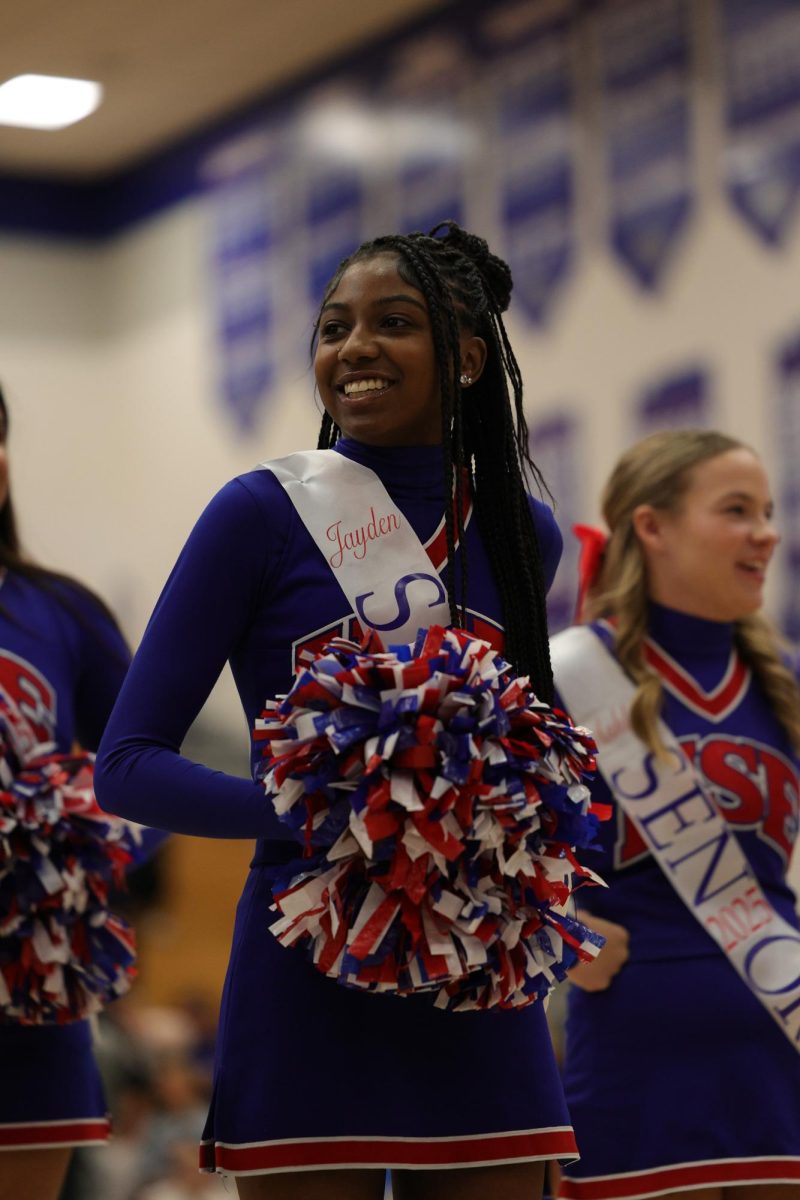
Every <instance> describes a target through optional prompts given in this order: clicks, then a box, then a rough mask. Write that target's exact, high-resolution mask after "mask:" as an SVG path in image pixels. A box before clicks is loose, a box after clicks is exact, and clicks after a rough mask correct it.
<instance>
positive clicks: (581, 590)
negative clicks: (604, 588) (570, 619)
mask: <svg viewBox="0 0 800 1200" xmlns="http://www.w3.org/2000/svg"><path fill="white" fill-rule="evenodd" d="M572 532H573V533H574V534H575V536H576V538H577V539H578V541H579V542H580V544H581V549H580V556H579V558H578V599H577V602H576V604H575V620H576V621H580V619H581V617H582V615H583V606H584V604H585V603H586V597H587V595H588V594H589V592H590V591H591V589H592V588H593V587H594V585H595V583H596V582H597V577H598V575H599V574H600V568H601V567H602V565H603V559H604V558H605V553H606V545H607V544H608V535H607V534H605V533H603V530H602V529H596V528H595V527H594V526H593V525H573V526H572Z"/></svg>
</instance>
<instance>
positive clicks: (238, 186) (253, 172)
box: [201, 129, 288, 433]
mask: <svg viewBox="0 0 800 1200" xmlns="http://www.w3.org/2000/svg"><path fill="white" fill-rule="evenodd" d="M287 161H288V160H287V155H286V152H285V147H284V143H283V139H282V137H281V136H280V135H278V134H276V133H275V132H273V131H271V130H269V129H260V130H254V131H251V132H249V133H246V134H243V135H241V136H239V137H237V138H235V139H234V140H232V141H230V142H229V143H227V144H225V145H223V146H221V147H220V148H219V149H217V150H216V151H215V152H214V154H213V155H211V156H210V157H209V159H208V160H207V161H206V162H205V163H204V164H203V166H202V168H201V172H202V177H203V178H204V180H205V181H206V186H207V202H208V208H209V213H210V224H211V233H210V242H211V246H210V256H209V257H210V268H211V288H210V291H211V294H212V296H213V303H214V327H215V331H216V351H217V358H218V363H219V388H220V393H221V396H222V400H223V403H224V404H225V406H226V408H227V410H228V412H229V414H230V416H231V417H232V418H233V420H234V422H235V423H236V425H237V426H238V427H239V429H240V430H241V431H242V432H243V433H249V432H252V430H253V429H254V428H255V426H256V424H257V421H258V418H259V415H260V414H261V412H262V411H263V409H264V408H265V407H266V405H267V404H268V402H269V397H270V391H271V388H272V385H273V381H274V378H275V373H276V346H277V343H278V339H277V338H276V309H277V304H276V295H275V285H276V280H277V276H278V272H277V270H276V260H275V256H276V250H277V248H278V247H279V246H280V245H281V242H282V237H283V232H284V227H285V215H286V214H285V210H286V208H287V205H286V202H285V201H286V193H287V187H288V185H287V170H288V166H287Z"/></svg>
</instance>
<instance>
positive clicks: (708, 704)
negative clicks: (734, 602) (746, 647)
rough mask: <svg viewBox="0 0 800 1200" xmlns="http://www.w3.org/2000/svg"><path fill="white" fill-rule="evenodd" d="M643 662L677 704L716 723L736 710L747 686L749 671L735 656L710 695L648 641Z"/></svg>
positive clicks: (668, 656) (667, 655)
mask: <svg viewBox="0 0 800 1200" xmlns="http://www.w3.org/2000/svg"><path fill="white" fill-rule="evenodd" d="M645 658H646V659H647V661H648V663H649V665H650V666H651V667H652V668H653V669H654V670H655V671H656V672H657V673H658V674H659V675H660V676H661V678H662V680H663V682H664V684H665V685H666V686H667V687H668V688H669V689H670V691H672V692H673V693H674V694H675V695H676V696H677V697H678V699H679V700H682V701H683V703H684V704H687V705H688V706H689V707H690V708H693V709H694V710H695V711H696V712H699V713H701V714H702V715H703V716H705V717H707V718H708V719H709V720H716V721H719V720H721V719H722V718H723V717H724V716H726V715H727V714H728V712H730V710H731V709H732V708H735V707H736V706H737V704H739V702H740V701H741V699H742V697H743V696H744V693H745V692H746V691H747V687H748V685H749V683H750V671H749V668H748V667H747V666H746V665H745V663H744V662H742V660H741V658H739V656H738V655H737V654H736V653H735V652H734V653H732V654H731V660H730V662H729V664H728V669H727V671H726V672H725V675H724V677H723V678H722V679H721V680H720V682H719V683H718V684H717V686H716V687H715V688H714V690H713V691H711V692H705V691H703V689H702V688H701V687H700V685H699V684H698V683H697V682H696V681H695V680H694V679H692V678H691V676H690V675H688V674H687V673H686V671H684V670H683V668H682V667H681V666H680V664H679V663H677V662H676V661H675V659H673V658H671V657H670V655H669V654H667V652H666V651H665V650H662V648H661V647H660V646H658V645H656V643H655V642H652V641H650V640H649V639H648V640H647V641H646V642H645Z"/></svg>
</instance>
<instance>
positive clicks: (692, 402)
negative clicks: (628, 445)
mask: <svg viewBox="0 0 800 1200" xmlns="http://www.w3.org/2000/svg"><path fill="white" fill-rule="evenodd" d="M710 415H711V397H710V395H709V381H708V375H707V373H706V372H705V371H704V370H701V369H699V368H691V369H688V370H685V371H681V372H679V373H677V374H675V375H670V376H668V377H667V378H665V379H662V380H660V381H659V382H658V383H656V384H654V385H653V386H651V387H648V388H647V389H646V390H645V391H644V392H643V393H642V395H641V396H640V397H639V399H638V400H637V401H636V404H635V406H634V412H633V422H632V424H633V436H634V438H640V437H646V436H647V434H648V433H656V432H657V431H658V430H659V429H685V428H686V427H687V426H692V425H694V426H702V427H708V425H709V424H710Z"/></svg>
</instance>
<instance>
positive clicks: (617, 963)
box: [567, 912, 630, 992]
mask: <svg viewBox="0 0 800 1200" xmlns="http://www.w3.org/2000/svg"><path fill="white" fill-rule="evenodd" d="M578 919H579V920H580V921H581V922H582V923H583V924H584V925H588V927H589V929H594V930H595V931H596V932H597V933H601V934H602V935H603V937H604V938H605V939H606V944H605V946H603V949H602V950H601V951H600V953H599V954H598V955H597V957H596V958H594V959H592V961H591V962H588V963H578V965H577V966H576V967H572V968H571V970H569V971H567V978H568V979H569V980H570V982H571V983H574V984H575V986H576V987H579V988H582V989H583V990H584V992H604V991H605V990H606V988H607V987H609V986H610V985H611V981H612V980H613V978H614V976H615V975H616V974H617V973H618V972H619V971H621V970H622V968H623V967H624V965H625V963H626V962H627V961H628V953H629V951H628V946H629V943H630V935H629V933H628V931H627V929H626V928H625V926H624V925H617V923H616V921H606V920H604V919H603V917H594V916H592V915H591V913H587V912H581V913H579V914H578Z"/></svg>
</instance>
